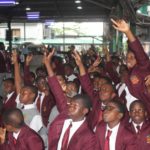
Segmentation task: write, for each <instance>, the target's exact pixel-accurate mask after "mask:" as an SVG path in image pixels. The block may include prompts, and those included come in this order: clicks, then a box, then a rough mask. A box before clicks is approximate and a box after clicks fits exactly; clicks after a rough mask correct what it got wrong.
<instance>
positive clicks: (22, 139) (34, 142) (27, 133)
mask: <svg viewBox="0 0 150 150" xmlns="http://www.w3.org/2000/svg"><path fill="white" fill-rule="evenodd" d="M0 150H44V144H43V141H42V139H41V137H40V136H39V135H38V134H37V133H36V132H35V131H33V130H32V129H30V128H29V127H27V126H26V125H25V126H24V127H22V128H21V131H20V134H19V136H18V139H17V140H16V142H14V138H13V134H12V133H8V136H7V140H6V142H5V143H4V144H2V145H0Z"/></svg>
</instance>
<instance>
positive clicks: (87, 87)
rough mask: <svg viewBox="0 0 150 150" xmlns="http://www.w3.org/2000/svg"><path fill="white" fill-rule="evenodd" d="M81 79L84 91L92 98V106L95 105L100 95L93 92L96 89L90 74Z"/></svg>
mask: <svg viewBox="0 0 150 150" xmlns="http://www.w3.org/2000/svg"><path fill="white" fill-rule="evenodd" d="M79 79H80V83H81V86H82V88H83V90H84V91H85V92H86V94H88V96H89V97H90V99H91V101H92V104H94V103H95V101H97V99H98V95H96V94H95V93H94V90H93V89H94V88H93V86H92V83H91V81H90V78H89V76H88V74H87V73H86V74H85V75H83V76H80V77H79Z"/></svg>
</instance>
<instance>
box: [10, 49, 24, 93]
mask: <svg viewBox="0 0 150 150" xmlns="http://www.w3.org/2000/svg"><path fill="white" fill-rule="evenodd" d="M17 56H18V55H17V52H16V51H15V50H14V51H13V52H12V63H13V64H14V76H15V86H16V92H17V94H19V93H20V89H21V85H22V80H21V74H20V66H19V62H18V57H17Z"/></svg>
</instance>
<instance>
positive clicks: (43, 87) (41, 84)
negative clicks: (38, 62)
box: [36, 78, 48, 92]
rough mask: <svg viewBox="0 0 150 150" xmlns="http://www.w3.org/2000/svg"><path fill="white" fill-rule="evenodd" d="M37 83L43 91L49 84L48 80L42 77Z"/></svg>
mask: <svg viewBox="0 0 150 150" xmlns="http://www.w3.org/2000/svg"><path fill="white" fill-rule="evenodd" d="M36 85H37V88H38V90H39V91H41V92H44V91H45V90H47V88H48V84H47V82H46V80H45V79H44V78H41V79H40V80H39V81H38V82H37V84H36Z"/></svg>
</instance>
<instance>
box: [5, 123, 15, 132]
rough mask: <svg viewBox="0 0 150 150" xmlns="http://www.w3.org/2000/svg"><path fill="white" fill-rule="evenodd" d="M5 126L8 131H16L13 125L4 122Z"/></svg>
mask: <svg viewBox="0 0 150 150" xmlns="http://www.w3.org/2000/svg"><path fill="white" fill-rule="evenodd" d="M4 126H5V128H6V131H8V132H14V128H13V127H12V126H11V125H6V124H4Z"/></svg>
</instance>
